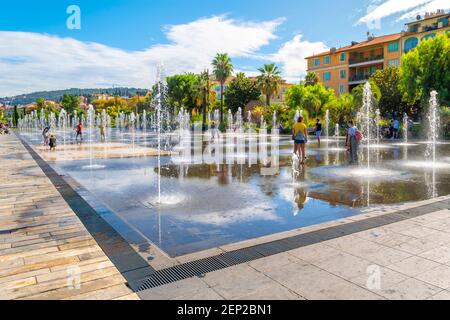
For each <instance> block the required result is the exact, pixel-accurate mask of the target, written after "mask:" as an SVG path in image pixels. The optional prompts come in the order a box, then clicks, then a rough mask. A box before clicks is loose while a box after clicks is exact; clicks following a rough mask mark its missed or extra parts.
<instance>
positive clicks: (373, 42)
mask: <svg viewBox="0 0 450 320" xmlns="http://www.w3.org/2000/svg"><path fill="white" fill-rule="evenodd" d="M400 38H401V33H394V34H389V35H386V36H380V37H375V38H373V39H371V40H366V41H363V42H357V43H355V44H352V45H349V46H345V47H342V48H339V49H336V51H333V52H331V50H328V51H326V52H322V53H318V54H315V55H312V56H309V57H306V58H305V59H309V58H313V57H320V56H325V55H328V54H335V53H340V52H347V51H351V50H355V49H360V48H365V47H370V46H374V45H378V44H382V43H386V42H392V41H395V40H399V39H400Z"/></svg>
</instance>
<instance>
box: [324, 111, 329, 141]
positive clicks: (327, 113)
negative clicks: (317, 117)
mask: <svg viewBox="0 0 450 320" xmlns="http://www.w3.org/2000/svg"><path fill="white" fill-rule="evenodd" d="M329 130H330V110H328V109H327V111H326V112H325V136H326V137H327V140H328V139H330V131H329Z"/></svg>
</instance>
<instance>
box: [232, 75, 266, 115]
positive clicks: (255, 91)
mask: <svg viewBox="0 0 450 320" xmlns="http://www.w3.org/2000/svg"><path fill="white" fill-rule="evenodd" d="M260 95H261V91H260V90H259V88H258V83H257V82H256V81H253V80H251V79H249V78H247V77H246V76H245V74H244V73H242V72H240V73H238V74H236V78H234V79H233V80H232V81H231V82H230V83H229V85H228V87H227V90H226V91H225V103H226V105H227V107H228V108H229V109H230V110H231V111H232V112H233V113H235V112H237V111H238V109H239V108H241V109H242V111H244V109H245V107H246V106H247V104H248V103H249V102H250V101H253V100H258V99H259V97H260Z"/></svg>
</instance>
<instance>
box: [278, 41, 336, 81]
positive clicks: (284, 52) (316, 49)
mask: <svg viewBox="0 0 450 320" xmlns="http://www.w3.org/2000/svg"><path fill="white" fill-rule="evenodd" d="M302 37H303V36H302V35H300V34H298V35H296V36H295V37H294V38H293V39H292V40H291V41H288V42H286V43H285V44H284V45H283V46H282V47H281V48H280V50H278V52H277V53H276V54H274V55H273V56H272V59H273V60H274V61H276V62H279V63H281V64H282V68H283V75H284V77H285V78H286V79H287V80H288V81H291V82H298V81H299V80H300V79H301V78H302V77H304V76H305V75H306V70H307V63H306V60H305V58H306V57H308V56H310V55H313V54H317V53H320V52H324V51H327V50H328V47H327V46H326V45H325V44H324V43H323V42H309V41H303V40H302Z"/></svg>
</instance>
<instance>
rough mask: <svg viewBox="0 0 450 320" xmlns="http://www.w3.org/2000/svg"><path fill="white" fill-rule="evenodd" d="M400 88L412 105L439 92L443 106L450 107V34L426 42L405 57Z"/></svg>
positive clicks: (403, 58)
mask: <svg viewBox="0 0 450 320" xmlns="http://www.w3.org/2000/svg"><path fill="white" fill-rule="evenodd" d="M400 88H401V90H402V91H403V94H404V96H405V98H406V100H407V101H408V102H409V103H411V104H414V103H417V102H418V101H422V102H423V101H426V100H427V99H428V98H429V95H430V92H431V91H432V90H436V91H437V92H438V93H439V101H440V103H441V104H443V105H446V106H450V34H448V33H447V34H442V35H439V36H436V37H435V38H432V39H428V40H423V41H421V42H420V44H419V45H418V46H417V47H416V48H415V49H414V50H411V51H410V52H408V53H407V54H406V55H404V56H403V57H402V64H401V68H400Z"/></svg>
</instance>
